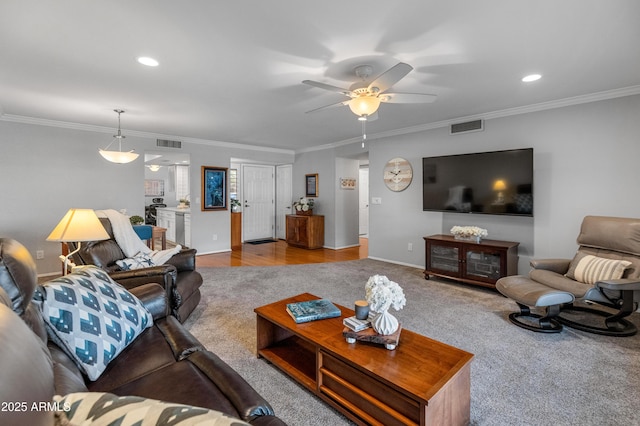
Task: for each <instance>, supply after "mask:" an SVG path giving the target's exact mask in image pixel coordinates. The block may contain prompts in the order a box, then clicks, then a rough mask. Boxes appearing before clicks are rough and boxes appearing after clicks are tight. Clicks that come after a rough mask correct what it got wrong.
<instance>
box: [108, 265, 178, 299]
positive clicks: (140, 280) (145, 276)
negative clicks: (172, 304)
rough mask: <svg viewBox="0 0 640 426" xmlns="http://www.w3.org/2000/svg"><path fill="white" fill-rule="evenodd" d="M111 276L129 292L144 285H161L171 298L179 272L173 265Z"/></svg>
mask: <svg viewBox="0 0 640 426" xmlns="http://www.w3.org/2000/svg"><path fill="white" fill-rule="evenodd" d="M109 276H110V277H111V278H112V279H113V280H114V281H117V282H118V283H119V284H121V285H122V286H123V287H124V288H126V289H127V290H131V289H132V288H134V287H138V286H140V285H143V284H149V283H156V284H160V285H161V286H162V287H163V288H164V289H165V290H166V292H167V297H169V298H171V297H173V295H172V292H173V287H174V285H175V282H176V278H177V276H178V271H176V267H175V266H173V265H158V266H151V267H149V268H142V269H133V270H131V271H115V272H109ZM169 300H171V299H169Z"/></svg>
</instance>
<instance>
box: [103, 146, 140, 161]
mask: <svg viewBox="0 0 640 426" xmlns="http://www.w3.org/2000/svg"><path fill="white" fill-rule="evenodd" d="M98 152H99V153H100V155H102V156H103V157H104V158H105V160H107V161H111V162H112V163H118V164H126V163H130V162H132V161H133V160H135V159H136V158H138V156H139V155H140V154H136V153H135V152H133V151H128V152H122V151H106V150H104V149H99V150H98Z"/></svg>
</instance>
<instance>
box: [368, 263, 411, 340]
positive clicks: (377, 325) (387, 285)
mask: <svg viewBox="0 0 640 426" xmlns="http://www.w3.org/2000/svg"><path fill="white" fill-rule="evenodd" d="M365 294H366V299H367V302H368V303H369V307H370V309H371V310H372V311H373V312H375V316H374V317H373V321H372V322H371V326H372V327H373V329H374V330H375V331H376V332H377V333H378V334H382V335H385V336H386V335H390V334H393V333H394V332H395V331H396V330H397V329H398V327H399V325H400V324H399V323H398V320H397V319H396V317H394V316H393V315H391V314H390V313H389V308H391V307H393V309H395V310H396V311H398V310H400V309H402V308H403V307H404V305H405V304H406V303H407V299H406V298H405V297H404V292H403V291H402V288H401V287H400V286H399V285H398V283H396V282H394V281H391V280H389V278H387V277H386V276H384V275H374V276H372V277H369V280H368V281H367V284H366V285H365Z"/></svg>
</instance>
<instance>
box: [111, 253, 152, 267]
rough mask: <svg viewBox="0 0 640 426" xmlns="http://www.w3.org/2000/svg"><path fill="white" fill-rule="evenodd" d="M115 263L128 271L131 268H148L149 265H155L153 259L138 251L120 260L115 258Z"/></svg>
mask: <svg viewBox="0 0 640 426" xmlns="http://www.w3.org/2000/svg"><path fill="white" fill-rule="evenodd" d="M116 264H117V265H118V266H119V267H120V269H122V270H123V271H130V270H132V269H142V268H148V267H150V266H155V263H154V262H153V259H151V256H149V255H148V254H146V253H142V252H140V253H138V254H136V255H135V256H133V257H128V258H126V259H122V260H116Z"/></svg>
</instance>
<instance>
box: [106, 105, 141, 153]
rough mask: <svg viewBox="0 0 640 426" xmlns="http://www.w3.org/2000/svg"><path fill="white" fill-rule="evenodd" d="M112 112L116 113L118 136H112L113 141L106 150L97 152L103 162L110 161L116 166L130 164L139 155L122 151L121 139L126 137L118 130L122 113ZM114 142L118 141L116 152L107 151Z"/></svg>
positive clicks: (118, 110)
mask: <svg viewBox="0 0 640 426" xmlns="http://www.w3.org/2000/svg"><path fill="white" fill-rule="evenodd" d="M113 111H115V112H116V113H118V134H117V135H113V140H112V141H111V142H110V143H109V145H107V148H106V149H98V152H99V153H100V155H102V157H103V158H104V159H105V160H107V161H110V162H112V163H117V164H126V163H130V162H132V161H133V160H135V159H136V158H138V156H140V154H136V153H135V152H134V151H133V150H131V151H126V152H123V151H122V139H124V138H125V137H126V136H124V135H123V134H122V131H121V130H120V114H122V113H123V112H124V111H123V110H121V109H114V110H113ZM116 140H117V141H118V150H117V151H109V147H110V146H111V144H112V143H113V142H115V141H116Z"/></svg>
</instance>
